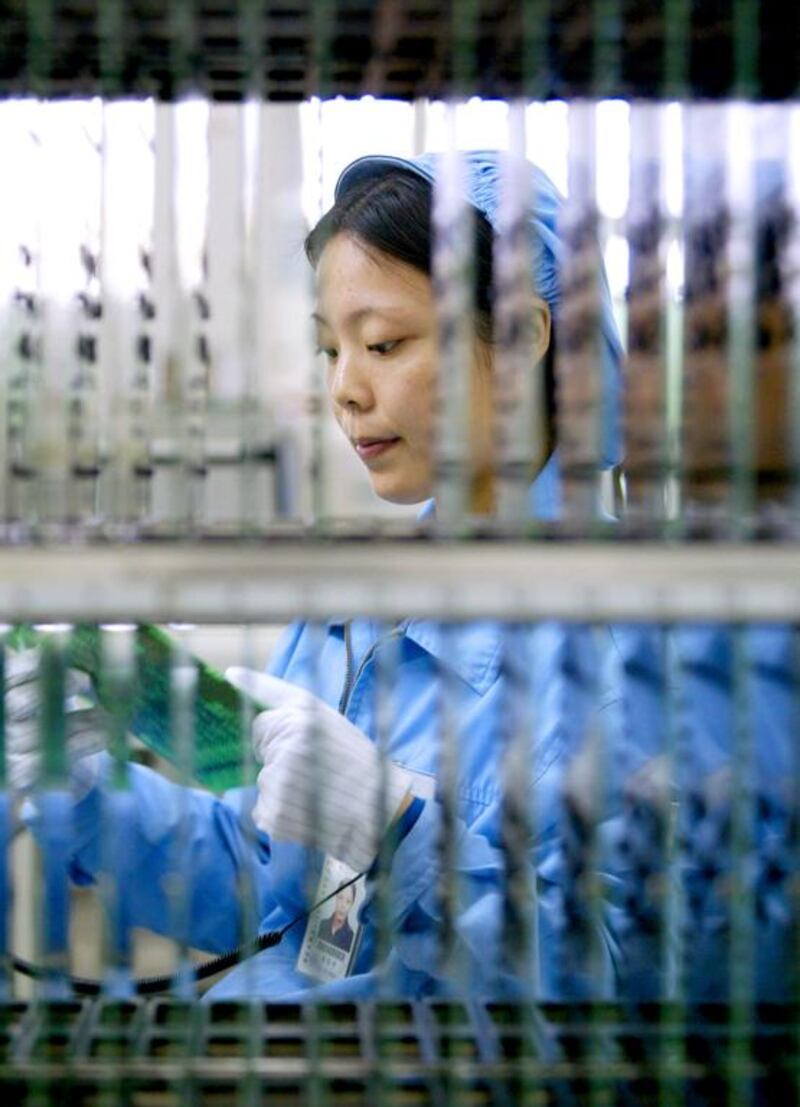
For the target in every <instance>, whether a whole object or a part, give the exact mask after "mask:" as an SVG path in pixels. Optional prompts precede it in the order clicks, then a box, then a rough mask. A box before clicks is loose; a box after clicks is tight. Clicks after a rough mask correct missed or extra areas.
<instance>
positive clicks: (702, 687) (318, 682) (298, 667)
mask: <svg viewBox="0 0 800 1107" xmlns="http://www.w3.org/2000/svg"><path fill="white" fill-rule="evenodd" d="M555 467H556V463H555V461H553V462H551V464H550V465H549V466H548V467H547V468H546V469H545V470H544V471H543V473H542V474H541V476H540V481H539V482H537V485H535V486H534V492H533V495H534V500H535V505H534V506H535V507H536V509H537V511H538V513H539V514H542V515H548V514H550V513H551V512H554V511H555V510H557V502H556V501H557V487H558V485H557V477H556V473H555ZM532 572H535V557H534V556H532ZM795 651H796V642H795V635H794V632H793V631H792V630H791V629H790V628H786V627H781V626H777V627H753V628H748V629H745V630H739V631H734V630H732V629H731V628H728V627H724V626H719V627H712V626H694V627H680V628H676V629H674V630H672V631H670V632H667V631H665V630H664V629H663V628H661V627H658V626H653V625H646V624H643V625H627V626H618V627H613V628H588V627H585V626H579V625H570V624H564V623H555V622H547V623H542V624H539V625H537V626H533V627H527V628H515V629H514V630H513V631H512V632H511V633H508V632H506V631H505V630H504V628H503V627H502V626H500V625H499V624H496V623H492V622H472V623H469V624H465V625H462V626H457V627H451V628H450V629H447V628H443V627H442V626H441V625H439V624H436V623H433V622H429V621H426V620H407V621H405V622H403V623H402V624H399V625H398V626H394V627H389V626H386V625H378V624H377V623H374V622H371V621H369V620H365V619H358V620H354V621H352V622H350V623H349V624H344V623H343V622H337V621H332V622H330V623H329V624H327V625H325V626H314V625H309V624H304V623H300V624H296V625H293V626H292V627H290V628H289V629H288V630H287V632H286V634H285V636H284V639H283V641H282V643H281V645H280V647H279V649H278V651H277V654H276V656H275V657H274V659H273V661H272V664H271V667H270V668H271V671H272V672H273V673H275V674H276V675H279V676H281V677H284V678H286V679H287V680H290V681H292V682H294V683H297V684H298V685H301V686H303V687H306V688H308V689H310V690H311V691H313V692H314V693H315V694H316V695H318V696H320V698H322V699H323V700H325V702H326V703H329V704H331V705H332V706H335V707H339V708H340V709H341V710H343V711H344V712H345V714H346V715H347V717H348V718H349V719H350V720H351V721H352V722H353V723H354V724H355V725H356V726H358V727H359V728H360V729H361V730H363V731H364V733H365V734H367V735H369V736H370V737H372V738H373V739H374V738H375V737H376V733H377V724H376V692H377V688H378V682H379V681H380V679H381V672H382V666H386V669H385V672H386V674H387V677H388V681H390V686H391V701H390V704H391V706H390V709H389V711H390V719H391V724H390V734H389V735H388V740H387V742H386V746H385V749H386V752H387V754H388V756H389V757H390V758H392V760H394V761H396V762H398V763H400V764H402V765H404V766H406V767H407V768H409V769H411V770H412V771H413V772H414V773H415V775H416V780H417V789H418V791H419V793H420V794H421V795H424V796H426V797H428V798H426V799H425V802H424V806H423V808H422V811H421V813H420V814H419V816H418V818H417V819H416V821H415V822H414V824H413V826H412V827H411V829H410V830H409V831H408V833H407V834H406V836H405V837H404V838H403V840H402V841H401V842H400V843H399V844H398V845H397V848H396V851H395V853H394V856H393V860H392V865H391V894H390V897H389V918H390V925H391V928H392V951H391V954H390V957H389V963H388V964H387V965H385V966H383V969H382V976H381V978H380V979H379V977H378V974H377V973H376V971H375V964H374V938H375V932H374V908H373V906H372V905H371V904H370V903H369V902H368V904H367V907H366V908H365V909H363V910H362V923H363V925H364V934H363V938H362V941H361V945H360V947H359V950H358V954H357V956H356V958H355V961H354V964H353V966H352V974H351V975H350V976H349V977H348V978H345V979H344V980H340V981H336V982H334V983H330V984H326V985H317V984H315V982H314V981H312V980H310V979H309V978H308V977H306V976H304V975H303V974H302V973H300V972H298V971H297V969H296V967H295V966H296V961H297V957H298V953H299V950H300V945H301V942H302V937H303V932H304V928H305V923H304V922H302V923H300V924H299V925H298V926H297V927H295V928H293V929H292V930H290V931H289V932H288V934H287V935H286V937H285V938H284V940H283V942H282V943H281V945H279V946H277V947H275V948H273V949H270V950H267V951H265V952H263V953H261V954H259V955H258V956H257V957H255V958H253V959H251V960H250V961H249V962H247V963H246V964H243V965H240V966H239V967H238V968H236V969H234V970H233V971H232V972H231V973H230V974H229V975H228V976H227V977H226V978H224V979H223V980H222V981H221V982H219V983H218V984H217V985H215V987H214V988H213V989H212V990H211V991H210V992H209V993H208V995H209V996H210V997H221V996H248V995H249V996H259V997H267V996H268V997H286V996H291V995H295V994H297V993H302V994H312V993H313V994H314V995H321V994H325V995H328V996H340V997H343V996H359V995H369V994H374V992H375V991H376V989H378V988H379V987H383V988H384V989H386V990H387V991H390V992H392V993H399V994H404V995H412V996H415V995H426V994H436V993H439V992H443V993H447V992H449V991H450V990H451V989H452V988H453V987H456V988H465V989H468V990H469V992H470V994H472V995H484V996H489V995H497V994H508V993H509V992H514V991H515V990H519V989H523V990H530V989H533V990H535V992H536V994H538V995H539V996H540V997H541V998H545V999H546V998H552V999H556V998H570V997H584V996H591V995H599V994H602V995H607V996H608V995H614V994H620V993H621V994H623V995H629V996H631V997H635V998H657V997H658V996H664V995H668V994H675V992H676V990H677V991H679V992H681V993H685V994H686V995H688V996H689V997H694V998H697V999H703V998H706V999H708V998H716V999H724V998H725V997H726V995H727V991H728V987H729V969H730V964H731V956H732V950H733V949H734V948H735V947H734V946H733V945H732V944H731V943H732V941H734V942H737V941H738V942H741V941H742V940H744V941H745V949H746V948H748V947H747V942H748V941H751V942H752V950H751V952H752V954H753V961H752V966H751V969H752V982H753V986H754V987H755V988H757V992H758V994H759V996H760V997H761V998H765V999H780V998H787V997H788V996H789V995H790V994H791V989H792V987H793V984H794V978H793V964H794V958H793V948H794V947H793V943H794V942H795V941H796V935H795V926H794V922H793V920H792V917H791V914H790V911H789V891H788V889H789V881H790V879H791V876H792V873H793V871H794V861H793V851H794V849H796V840H797V827H796V819H795V816H794V814H793V812H794V794H793V789H794V784H793V781H794V779H795V777H796V766H795V763H794V753H793V748H792V736H793V735H794V734H796V733H797V721H798V706H797V705H798V699H797V682H796V673H797V670H796V664H795ZM520 674H523V678H522V681H521V682H520V680H519V676H520ZM737 675H739V676H741V681H739V682H737ZM521 690H522V691H521ZM521 695H522V696H523V697H524V699H525V703H524V705H522V706H523V707H524V709H525V710H526V711H527V712H528V714H527V718H528V719H529V721H530V732H531V744H530V758H529V763H528V765H527V766H526V772H527V774H528V782H527V783H528V784H529V790H528V792H527V795H528V800H529V802H528V804H527V810H526V817H527V819H528V823H529V826H530V828H531V830H532V835H533V836H532V840H531V841H530V848H529V851H528V863H529V868H528V872H527V878H528V880H529V885H530V888H531V894H533V887H534V884H535V885H536V912H535V922H536V931H537V935H538V937H537V948H536V950H535V951H532V952H531V958H530V965H529V970H530V971H529V974H528V976H527V979H521V978H520V977H519V976H516V977H515V976H514V975H513V974H512V973H510V972H509V969H508V965H507V963H506V962H505V961H504V958H503V954H502V948H501V940H502V933H503V917H504V887H505V880H506V861H505V859H504V853H503V849H502V845H503V835H504V823H503V790H504V777H503V771H502V764H503V751H504V749H505V748H506V747H505V742H506V741H507V730H508V727H507V724H506V719H507V718H508V714H507V712H508V709H509V704H510V703H513V701H514V697H517V698H519V697H520V696H521ZM516 707H517V708H519V707H520V704H519V703H517V704H516ZM443 711H446V712H447V717H448V718H449V719H451V720H452V721H453V723H454V727H455V729H454V731H453V735H452V740H453V743H454V748H455V751H456V763H457V771H456V779H457V784H456V786H455V789H454V790H455V798H456V809H455V811H454V812H453V814H454V815H455V817H456V818H457V847H456V854H455V871H454V874H453V876H454V879H455V881H456V887H457V891H458V905H457V911H456V917H455V927H456V931H457V935H458V942H457V946H456V949H457V957H456V961H455V965H456V968H455V970H452V972H453V973H454V974H455V975H449V976H447V975H445V974H444V972H443V969H442V964H441V945H440V942H441V933H442V932H441V927H442V911H441V900H440V891H441V885H440V881H441V876H442V874H441V850H440V842H441V835H442V823H443V819H444V818H445V817H446V815H447V813H448V812H447V805H446V804H443V797H442V796H441V794H439V795H438V796H436V795H435V793H436V790H437V783H436V781H437V774H439V772H440V756H441V750H442V727H443V718H444V716H443ZM518 717H521V716H518ZM593 745H594V747H595V749H596V752H597V757H596V758H595V759H594V760H591V759H587V753H588V752H589V751H590V750H591V749H592V747H593ZM582 760H583V761H585V762H586V765H588V766H589V767H590V768H589V773H590V777H589V778H588V780H587V771H586V768H584V770H583V775H581V773H580V772H579V771H577V772H576V771H575V770H576V767H578V766H580V765H581V762H582ZM737 773H738V774H739V776H740V777H741V781H740V783H743V784H744V785H745V791H744V799H743V801H742V802H741V803H740V805H739V807H738V808H737V809H735V810H733V811H732V806H731V794H732V790H733V785H734V783H735V780H734V778H735V776H736V774H737ZM573 778H574V780H573ZM130 782H131V792H130V793H129V795H128V796H127V797H123V799H122V800H121V801H120V802H121V803H122V804H123V805H124V808H125V814H124V816H123V817H124V819H125V824H126V825H125V827H124V832H123V833H122V834H121V835H120V837H119V840H120V841H122V842H124V843H125V845H124V848H123V849H122V850H120V851H118V853H117V857H116V861H115V865H116V871H115V872H114V874H113V875H114V877H115V879H116V880H117V881H118V882H119V884H120V887H121V888H122V889H123V890H124V897H123V902H124V905H125V910H126V912H127V920H128V923H129V925H131V926H147V927H150V928H152V929H154V930H156V931H159V932H162V933H171V934H178V935H182V937H183V938H184V940H185V941H186V942H187V943H188V944H190V945H193V946H197V947H200V948H203V949H206V950H209V951H214V952H216V951H223V950H227V949H228V948H230V947H232V946H235V945H237V944H238V943H239V941H240V940H241V937H242V930H241V927H242V915H241V913H240V910H239V906H238V905H239V899H240V895H241V890H242V887H245V888H249V889H250V891H251V893H252V903H251V909H252V915H251V922H254V921H258V922H259V923H260V929H262V930H264V929H277V928H280V927H282V926H284V925H286V924H287V923H288V922H289V921H291V919H293V918H294V917H295V916H297V915H298V914H300V913H302V912H303V911H305V910H306V909H307V908H308V907H309V906H311V903H312V902H313V896H314V892H315V889H316V885H317V881H318V879H319V873H320V869H321V865H322V860H323V854H322V853H321V852H319V851H314V850H309V849H306V848H304V847H301V846H298V845H294V844H291V843H286V842H270V841H269V840H268V839H267V838H266V836H265V835H263V834H260V833H259V832H258V831H256V830H255V829H254V827H253V826H252V823H251V822H250V819H249V811H250V809H251V807H252V804H253V801H254V793H253V791H252V790H251V789H240V790H236V791H234V792H231V793H229V794H227V795H226V796H225V797H223V798H221V799H220V798H215V797H213V796H211V795H209V794H206V793H203V792H200V791H193V790H188V789H184V788H181V787H180V786H178V785H175V784H173V783H171V782H169V781H167V780H165V779H164V778H163V777H161V776H159V775H157V774H155V773H153V772H151V771H149V770H147V769H145V768H142V767H140V766H131V768H130ZM587 796H591V797H594V799H593V802H594V803H596V804H597V805H598V806H596V807H594V808H593V810H592V812H590V813H589V814H588V815H586V814H585V813H583V814H582V812H581V808H582V803H583V802H584V801H585V799H586V797H587ZM565 797H566V798H565ZM99 805H100V792H99V789H97V788H95V789H94V790H93V791H92V792H91V793H90V794H89V795H88V796H87V797H86V798H85V799H83V800H82V801H81V802H80V804H79V805H78V806H77V808H76V815H75V828H76V834H77V846H78V848H77V849H76V851H75V855H74V861H73V865H72V873H73V876H74V877H75V878H76V879H78V880H79V881H86V880H90V879H93V877H94V876H95V875H96V874H97V872H98V871H99V869H100V867H101V865H102V844H103V840H104V839H103V829H102V828H103V823H102V818H101V817H100V806H99ZM118 816H119V813H118ZM590 824H596V826H597V828H598V831H597V835H596V838H595V839H593V840H590V841H589V844H588V845H587V842H586V840H585V831H586V828H587V827H588V826H589V825H590ZM737 828H738V829H737ZM742 832H744V834H745V837H747V836H748V835H750V834H751V837H752V842H753V846H754V848H753V849H752V850H751V851H748V852H747V854H746V856H745V857H744V858H743V860H742V862H741V864H740V865H739V867H738V869H737V870H736V872H738V879H739V881H740V883H739V884H738V885H735V886H734V890H735V891H736V898H737V902H738V903H739V905H740V906H742V905H744V907H745V913H744V922H741V920H740V921H739V922H737V923H736V926H735V927H734V931H733V933H732V932H731V928H730V921H731V915H730V910H729V907H730V900H729V899H728V893H729V891H730V889H731V884H730V881H731V874H732V871H734V870H732V867H731V843H732V835H733V834H734V833H742ZM751 832H752V833H751ZM181 836H183V842H182V843H181V841H180V839H181ZM181 851H183V852H181ZM668 851H669V856H668ZM670 857H671V858H672V860H671V861H670ZM587 864H591V865H593V866H594V871H595V872H596V873H597V875H598V877H599V881H600V883H599V889H598V899H597V902H595V903H594V904H593V903H592V902H591V898H590V897H589V896H588V892H587V887H588V886H587V885H586V883H585V881H583V882H582V871H583V868H584V867H585V866H586V865H587ZM176 867H177V869H178V871H179V872H180V874H181V878H182V879H183V880H184V881H185V893H188V901H187V906H186V910H185V912H184V913H183V914H180V913H177V914H176V913H175V911H173V910H172V909H171V907H170V902H169V899H168V897H167V895H166V894H165V887H166V884H165V882H164V881H165V878H168V877H169V874H170V872H171V871H172V870H173V869H175V868H176ZM534 871H535V873H536V876H535V878H534ZM243 873H244V874H246V878H247V879H246V880H245V882H244V884H243V883H242V874H243ZM654 889H655V891H654ZM747 926H749V927H751V931H750V933H749V937H748V932H747V930H746V929H745V930H743V929H742V928H743V927H747ZM742 935H744V939H743V938H742ZM310 990H311V991H310Z"/></svg>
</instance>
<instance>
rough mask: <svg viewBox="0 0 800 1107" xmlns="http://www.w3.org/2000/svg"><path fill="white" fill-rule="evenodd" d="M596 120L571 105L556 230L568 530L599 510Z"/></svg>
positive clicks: (585, 105)
mask: <svg viewBox="0 0 800 1107" xmlns="http://www.w3.org/2000/svg"><path fill="white" fill-rule="evenodd" d="M595 116H596V105H595V104H594V102H592V101H579V100H575V101H572V102H571V103H570V105H569V114H568V128H569V133H568V142H569V182H568V190H567V191H568V197H567V201H566V203H565V205H564V209H563V214H562V221H561V227H560V234H561V238H562V240H563V243H564V249H565V256H564V263H563V266H562V271H561V294H562V301H561V307H560V312H559V334H558V348H557V352H556V353H557V356H556V380H557V390H558V440H559V448H560V452H561V458H562V467H563V481H564V519H565V522H566V524H567V526H568V527H569V528H570V529H572V528H574V527H578V528H579V529H582V528H585V527H586V526H588V525H591V523H592V522H593V521H594V520H595V519H596V517H597V508H598V503H599V479H598V473H599V460H600V450H601V438H600V432H601V429H602V417H601V412H602V409H603V405H602V403H601V390H602V385H603V382H602V369H601V367H602V363H603V359H602V356H601V341H600V313H601V300H600V296H601V284H600V276H599V250H598V245H597V205H596V189H595V179H596V154H597V149H596V145H597V142H596V118H595Z"/></svg>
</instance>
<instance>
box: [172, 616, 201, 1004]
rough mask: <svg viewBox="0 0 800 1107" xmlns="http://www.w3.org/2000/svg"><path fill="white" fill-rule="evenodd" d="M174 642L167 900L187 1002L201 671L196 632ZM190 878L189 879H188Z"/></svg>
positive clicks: (183, 629)
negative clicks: (174, 782)
mask: <svg viewBox="0 0 800 1107" xmlns="http://www.w3.org/2000/svg"><path fill="white" fill-rule="evenodd" d="M170 629H171V631H172V633H173V635H174V637H175V642H174V648H173V655H172V657H171V659H170V672H169V689H170V701H169V702H170V732H171V737H172V741H173V744H174V751H175V760H174V763H175V771H176V773H177V777H178V783H179V784H181V785H182V786H183V788H181V789H180V790H179V791H178V792H177V793H176V794H177V803H178V805H179V810H178V811H177V812H176V818H175V822H174V826H175V834H174V837H173V842H172V851H171V852H172V858H171V860H172V866H171V871H170V873H169V876H168V878H167V899H168V902H169V909H170V915H171V919H172V926H171V931H172V933H173V934H174V936H175V939H176V941H177V945H178V948H177V958H176V966H175V974H174V977H173V981H174V983H173V992H174V994H175V995H176V996H178V997H180V998H183V999H191V998H192V996H193V994H194V988H193V983H192V967H191V961H190V958H189V945H190V942H189V934H190V931H191V918H190V895H189V887H190V883H189V882H190V881H191V879H192V878H191V871H192V869H191V853H190V850H191V826H190V822H189V819H190V814H189V804H188V794H187V796H186V797H185V796H184V789H188V788H189V787H190V786H191V784H192V782H193V780H194V776H195V768H194V766H195V757H194V750H195V703H196V697H197V666H196V663H195V661H194V658H193V657H192V655H191V652H190V645H189V644H190V638H191V630H192V628H191V627H189V626H186V625H183V624H181V625H173V626H172V627H171V628H170ZM187 877H188V879H187Z"/></svg>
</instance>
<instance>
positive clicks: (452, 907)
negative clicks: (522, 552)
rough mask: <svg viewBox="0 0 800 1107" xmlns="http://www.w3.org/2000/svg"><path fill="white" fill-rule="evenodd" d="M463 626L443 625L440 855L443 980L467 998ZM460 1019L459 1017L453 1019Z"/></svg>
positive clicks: (452, 1086)
mask: <svg viewBox="0 0 800 1107" xmlns="http://www.w3.org/2000/svg"><path fill="white" fill-rule="evenodd" d="M460 630H461V627H460V624H458V623H454V622H442V623H440V624H439V633H440V635H441V643H442V657H443V658H444V660H443V661H442V663H441V664H440V665H439V669H438V680H439V694H440V699H439V709H438V721H439V759H438V767H437V781H436V796H437V799H438V802H439V811H440V815H441V823H440V838H439V842H438V853H439V879H438V890H437V894H438V902H439V909H440V924H439V959H440V963H439V976H440V978H441V979H442V980H443V981H444V983H445V986H446V989H447V991H448V992H450V993H451V994H453V995H454V996H456V997H458V998H459V999H465V998H466V997H468V996H469V994H470V989H469V982H468V978H467V976H466V973H465V971H464V965H463V959H462V957H461V954H460V950H459V947H458V903H459V880H458V876H457V870H458V833H457V829H458V814H459V812H458V795H459V788H458V779H459V758H458V747H459V729H460V727H459V723H460V720H461V718H462V715H461V712H460V710H459V698H460V697H459V691H460V690H459V687H458V684H459V680H458V678H457V676H456V674H455V670H454V669H452V668H451V667H450V666H451V663H452V661H453V660H454V659H455V657H456V655H457V650H458V649H459V638H460ZM450 1014H453V1015H454V1011H453V1010H452V1009H450V1008H449V1009H448V1016H447V1017H446V1019H445V1024H444V1026H443V1027H442V1031H443V1037H442V1038H440V1042H441V1043H442V1046H441V1048H442V1050H443V1051H444V1050H445V1049H448V1048H449V1046H450V1042H451V1039H450V1037H449V1035H447V1030H448V1029H449V1023H450V1021H451V1020H450ZM454 1017H455V1016H454ZM441 1090H442V1094H443V1095H444V1101H445V1102H446V1103H447V1104H448V1105H449V1104H451V1103H457V1102H458V1097H459V1087H458V1081H457V1079H456V1076H455V1072H454V1070H453V1068H452V1066H450V1065H448V1066H447V1067H446V1069H445V1072H444V1073H443V1074H442V1081H441Z"/></svg>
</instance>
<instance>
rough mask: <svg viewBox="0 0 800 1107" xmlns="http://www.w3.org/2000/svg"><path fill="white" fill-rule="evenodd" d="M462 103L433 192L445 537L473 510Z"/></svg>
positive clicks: (469, 220) (451, 114)
mask: <svg viewBox="0 0 800 1107" xmlns="http://www.w3.org/2000/svg"><path fill="white" fill-rule="evenodd" d="M457 120H458V104H457V103H456V102H451V103H449V104H448V105H447V129H448V141H449V148H448V150H447V152H446V154H445V155H444V158H443V160H442V171H441V175H440V176H439V177H438V178H437V180H436V183H435V184H434V190H433V232H434V240H433V261H432V267H433V283H434V289H435V294H436V299H437V305H438V313H439V366H440V369H439V401H438V402H439V418H438V427H437V447H438V456H437V465H436V469H437V481H436V512H437V524H438V529H439V530H440V532H441V533H442V534H446V535H456V534H459V533H463V532H464V529H465V524H466V519H467V517H468V515H469V513H470V510H471V506H472V504H471V484H472V477H473V473H472V463H471V450H470V422H469V419H470V397H471V386H472V371H473V357H474V353H473V351H474V335H473V297H472V273H473V256H472V254H473V218H474V216H473V213H472V210H471V209H470V208H469V206H468V204H467V202H466V198H465V196H466V188H465V182H464V177H463V174H464V166H463V159H462V157H461V156H460V154H459V153H458V150H457V147H456V141H457V139H456V126H457Z"/></svg>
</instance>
